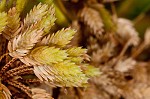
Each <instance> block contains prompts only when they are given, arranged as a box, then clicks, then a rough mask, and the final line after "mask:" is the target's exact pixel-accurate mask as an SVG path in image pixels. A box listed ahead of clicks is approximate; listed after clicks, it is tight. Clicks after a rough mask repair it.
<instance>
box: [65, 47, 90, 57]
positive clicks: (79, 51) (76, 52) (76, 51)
mask: <svg viewBox="0 0 150 99" xmlns="http://www.w3.org/2000/svg"><path fill="white" fill-rule="evenodd" d="M86 52H87V49H83V48H81V47H72V48H68V49H67V53H68V54H69V55H70V56H81V55H83V54H85V53H86Z"/></svg>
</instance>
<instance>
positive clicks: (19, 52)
mask: <svg viewBox="0 0 150 99" xmlns="http://www.w3.org/2000/svg"><path fill="white" fill-rule="evenodd" d="M42 34H43V31H42V30H37V29H35V30H31V29H30V28H28V29H27V30H26V31H25V32H24V33H23V34H20V35H17V36H16V37H15V38H14V39H13V41H12V42H11V41H9V43H8V50H9V52H10V53H9V54H10V55H11V56H12V57H16V58H19V57H22V56H25V55H27V53H29V52H30V50H31V49H32V48H33V47H34V46H35V43H37V42H38V41H39V39H40V38H41V37H42V36H41V35H42Z"/></svg>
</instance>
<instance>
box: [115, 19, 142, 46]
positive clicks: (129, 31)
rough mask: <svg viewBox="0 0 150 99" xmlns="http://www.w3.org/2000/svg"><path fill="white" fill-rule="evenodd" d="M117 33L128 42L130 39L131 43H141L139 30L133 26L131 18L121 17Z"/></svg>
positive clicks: (135, 44)
mask: <svg viewBox="0 0 150 99" xmlns="http://www.w3.org/2000/svg"><path fill="white" fill-rule="evenodd" d="M117 34H118V36H119V37H121V39H122V40H123V41H124V43H126V42H127V41H128V40H130V43H131V44H130V45H134V46H137V45H138V44H139V40H140V38H139V36H138V32H137V31H136V30H135V28H134V27H133V24H132V22H131V21H130V20H127V19H123V18H119V19H118V23H117Z"/></svg>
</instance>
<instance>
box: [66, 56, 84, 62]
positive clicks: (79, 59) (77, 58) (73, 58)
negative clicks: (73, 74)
mask: <svg viewBox="0 0 150 99" xmlns="http://www.w3.org/2000/svg"><path fill="white" fill-rule="evenodd" d="M68 60H71V62H74V63H76V64H80V63H82V61H83V57H68Z"/></svg>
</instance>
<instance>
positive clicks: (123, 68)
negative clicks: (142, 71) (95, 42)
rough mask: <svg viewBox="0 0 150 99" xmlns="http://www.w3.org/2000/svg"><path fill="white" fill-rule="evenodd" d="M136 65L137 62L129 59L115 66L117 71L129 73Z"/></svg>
mask: <svg viewBox="0 0 150 99" xmlns="http://www.w3.org/2000/svg"><path fill="white" fill-rule="evenodd" d="M135 65H136V61H135V60H133V59H132V58H127V59H125V60H119V61H118V63H117V65H116V66H115V70H117V71H120V72H127V71H128V70H131V69H132V68H134V66H135Z"/></svg>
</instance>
